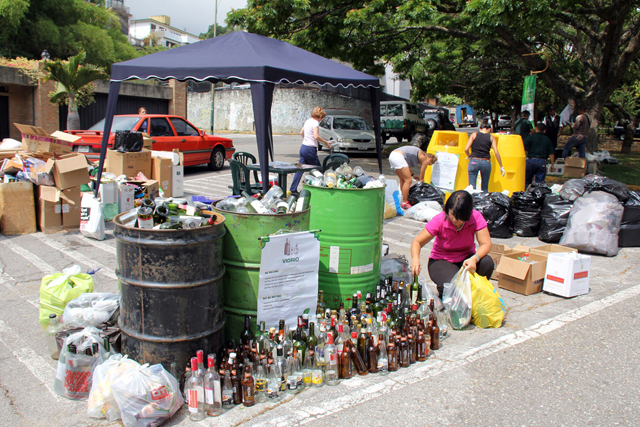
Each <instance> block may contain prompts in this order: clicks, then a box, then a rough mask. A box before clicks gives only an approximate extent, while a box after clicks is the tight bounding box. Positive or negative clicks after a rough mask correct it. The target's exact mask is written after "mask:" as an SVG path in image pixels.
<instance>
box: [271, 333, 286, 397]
mask: <svg viewBox="0 0 640 427" xmlns="http://www.w3.org/2000/svg"><path fill="white" fill-rule="evenodd" d="M273 363H274V364H275V365H277V367H278V368H277V369H278V372H279V373H280V392H281V393H284V392H285V391H286V390H287V374H288V371H287V360H286V359H285V358H284V348H283V347H282V344H278V347H276V359H275V360H274V362H273Z"/></svg>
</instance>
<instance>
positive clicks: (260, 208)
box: [242, 191, 269, 214]
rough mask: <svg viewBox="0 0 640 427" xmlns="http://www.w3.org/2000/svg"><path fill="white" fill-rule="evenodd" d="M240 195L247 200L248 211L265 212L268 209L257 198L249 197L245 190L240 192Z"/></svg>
mask: <svg viewBox="0 0 640 427" xmlns="http://www.w3.org/2000/svg"><path fill="white" fill-rule="evenodd" d="M242 196H243V197H244V198H245V199H246V200H247V205H246V206H247V209H248V210H249V212H250V213H259V214H267V213H269V211H268V210H267V208H265V207H264V205H263V204H262V203H260V201H259V200H257V199H256V198H254V197H251V195H250V194H249V193H247V192H246V191H243V192H242Z"/></svg>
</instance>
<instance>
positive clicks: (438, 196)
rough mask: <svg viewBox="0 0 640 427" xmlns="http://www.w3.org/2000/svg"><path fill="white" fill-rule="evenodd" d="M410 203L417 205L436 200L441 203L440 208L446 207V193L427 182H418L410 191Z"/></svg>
mask: <svg viewBox="0 0 640 427" xmlns="http://www.w3.org/2000/svg"><path fill="white" fill-rule="evenodd" d="M407 200H408V202H409V203H410V204H411V206H413V205H417V204H418V203H420V202H428V201H430V200H435V201H436V202H438V203H440V206H442V207H444V193H443V192H442V191H441V190H439V189H437V188H436V187H434V186H433V185H431V184H427V183H426V182H418V183H417V184H415V185H414V186H413V187H411V188H410V189H409V197H408V199H407Z"/></svg>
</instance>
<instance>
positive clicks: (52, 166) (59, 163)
mask: <svg viewBox="0 0 640 427" xmlns="http://www.w3.org/2000/svg"><path fill="white" fill-rule="evenodd" d="M88 165H89V163H87V158H86V157H85V155H84V154H81V153H72V154H65V155H64V156H60V157H58V158H57V159H55V160H54V159H49V160H47V166H46V168H47V169H46V172H48V173H50V174H52V175H53V180H54V181H55V183H56V187H57V188H58V189H60V190H64V189H67V188H72V187H79V186H81V185H82V184H88V183H89V181H90V178H89V169H88Z"/></svg>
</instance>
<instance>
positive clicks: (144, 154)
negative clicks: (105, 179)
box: [105, 149, 151, 178]
mask: <svg viewBox="0 0 640 427" xmlns="http://www.w3.org/2000/svg"><path fill="white" fill-rule="evenodd" d="M105 170H106V171H107V172H111V173H113V174H115V175H116V176H120V175H125V176H127V177H134V176H136V175H137V174H138V172H142V173H143V174H144V175H145V176H146V177H147V178H148V177H150V176H151V151H149V150H145V149H143V150H142V151H137V152H133V153H120V152H118V151H115V150H107V161H106V162H105Z"/></svg>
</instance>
